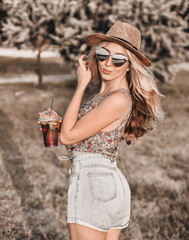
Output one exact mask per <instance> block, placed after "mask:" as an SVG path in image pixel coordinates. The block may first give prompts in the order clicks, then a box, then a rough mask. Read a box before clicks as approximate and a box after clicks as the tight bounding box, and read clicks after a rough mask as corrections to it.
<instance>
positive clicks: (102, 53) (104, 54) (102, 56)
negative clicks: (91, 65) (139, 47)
mask: <svg viewBox="0 0 189 240" xmlns="http://www.w3.org/2000/svg"><path fill="white" fill-rule="evenodd" d="M110 56H111V57H112V62H113V65H114V66H115V67H121V66H122V65H123V64H125V63H126V61H127V60H128V58H127V57H126V56H124V55H122V54H113V55H111V54H110V53H109V52H108V50H106V49H105V48H98V49H96V58H97V59H98V60H99V61H100V62H103V61H105V60H106V59H108V58H109V57H110Z"/></svg>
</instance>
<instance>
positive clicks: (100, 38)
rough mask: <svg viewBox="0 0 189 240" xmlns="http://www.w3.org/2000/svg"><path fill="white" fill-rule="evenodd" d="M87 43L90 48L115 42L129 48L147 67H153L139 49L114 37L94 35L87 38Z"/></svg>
mask: <svg viewBox="0 0 189 240" xmlns="http://www.w3.org/2000/svg"><path fill="white" fill-rule="evenodd" d="M86 41H87V44H88V45H89V46H90V47H93V46H94V45H97V44H98V43H100V42H104V41H107V42H115V43H117V44H120V45H121V46H123V47H124V48H127V49H128V50H130V51H131V52H133V53H134V54H135V55H136V56H137V57H138V58H139V59H140V60H141V62H142V63H143V64H144V65H145V66H148V67H149V66H150V65H151V61H150V60H149V59H148V58H147V57H145V56H144V55H143V54H142V53H140V52H139V51H138V50H137V49H135V48H134V47H132V46H131V45H130V44H128V43H126V42H124V41H122V40H121V39H117V38H115V37H113V36H108V35H105V34H102V33H93V34H91V35H89V36H87V37H86Z"/></svg>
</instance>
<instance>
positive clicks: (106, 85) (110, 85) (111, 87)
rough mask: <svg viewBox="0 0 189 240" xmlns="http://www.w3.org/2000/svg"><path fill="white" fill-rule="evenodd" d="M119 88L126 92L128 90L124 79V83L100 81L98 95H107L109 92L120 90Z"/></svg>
mask: <svg viewBox="0 0 189 240" xmlns="http://www.w3.org/2000/svg"><path fill="white" fill-rule="evenodd" d="M121 88H124V89H126V90H127V89H129V87H128V82H127V80H126V79H125V81H122V82H119V81H117V82H116V81H103V80H102V83H101V88H100V92H99V95H104V94H107V93H109V92H112V91H115V90H118V89H121Z"/></svg>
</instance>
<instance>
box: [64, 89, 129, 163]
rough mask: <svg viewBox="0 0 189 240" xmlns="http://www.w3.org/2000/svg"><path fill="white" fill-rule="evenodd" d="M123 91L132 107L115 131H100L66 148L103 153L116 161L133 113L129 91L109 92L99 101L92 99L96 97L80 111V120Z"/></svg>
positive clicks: (87, 102) (89, 100)
mask: <svg viewBox="0 0 189 240" xmlns="http://www.w3.org/2000/svg"><path fill="white" fill-rule="evenodd" d="M117 91H122V92H125V93H126V94H127V95H128V96H129V97H130V100H131V107H130V110H129V112H128V113H127V115H126V117H125V118H124V119H123V121H122V122H121V123H120V124H119V125H118V126H117V127H116V128H115V129H113V130H110V131H99V132H98V133H96V134H94V135H92V136H91V137H89V138H87V139H84V140H82V141H80V142H77V143H75V144H73V145H67V146H66V148H67V150H68V151H69V152H71V151H79V152H92V153H101V154H103V155H104V156H105V157H107V158H108V159H110V160H111V161H115V160H116V159H117V156H118V150H119V140H120V137H121V136H122V134H123V132H124V129H125V125H126V122H127V120H128V118H129V116H130V113H131V111H132V99H131V95H130V93H129V91H128V90H125V89H119V90H116V91H112V92H109V93H107V94H105V95H103V96H101V97H100V98H98V99H92V98H93V97H94V95H93V96H92V97H91V98H89V99H88V100H87V101H86V102H85V103H84V104H83V105H82V106H81V107H80V109H79V114H78V120H79V119H80V118H81V117H82V116H83V115H85V114H86V113H88V112H89V111H90V110H92V109H94V108H95V107H97V106H98V104H100V102H101V101H102V100H103V99H104V98H105V97H107V96H109V95H111V94H113V93H114V92H117Z"/></svg>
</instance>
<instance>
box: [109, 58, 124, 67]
mask: <svg viewBox="0 0 189 240" xmlns="http://www.w3.org/2000/svg"><path fill="white" fill-rule="evenodd" d="M112 60H113V64H114V65H115V66H116V67H121V66H122V65H123V64H124V63H125V62H126V59H117V58H112Z"/></svg>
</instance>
